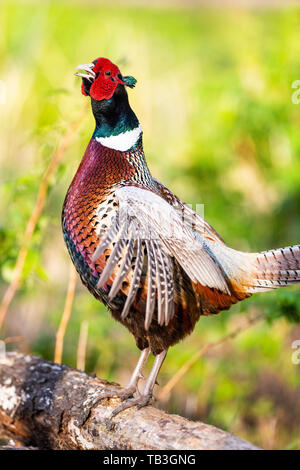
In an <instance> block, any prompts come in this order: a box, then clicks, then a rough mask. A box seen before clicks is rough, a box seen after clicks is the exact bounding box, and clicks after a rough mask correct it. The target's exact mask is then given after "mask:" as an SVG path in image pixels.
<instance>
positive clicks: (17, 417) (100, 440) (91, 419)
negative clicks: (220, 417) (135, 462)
mask: <svg viewBox="0 0 300 470" xmlns="http://www.w3.org/2000/svg"><path fill="white" fill-rule="evenodd" d="M109 385H110V384H109V382H107V381H105V380H101V379H98V378H96V377H95V376H94V375H87V374H86V373H84V372H81V371H79V370H76V369H72V368H71V367H68V366H66V365H59V364H55V363H53V362H49V361H45V360H44V359H42V358H40V357H35V356H30V355H24V354H20V353H7V354H5V355H3V356H2V357H0V432H1V433H2V434H5V435H6V436H9V437H11V438H12V439H17V440H18V441H19V442H21V443H22V445H24V446H25V447H28V446H33V447H37V448H39V449H82V450H84V449H108V450H110V449H134V450H140V449H152V450H154V449H157V450H158V449H163V450H167V449H171V450H182V449H185V450H196V449H231V450H232V449H239V450H242V449H248V450H249V449H253V450H254V449H257V447H255V446H253V445H252V444H249V443H247V442H245V441H244V440H242V439H240V438H238V437H235V436H233V435H231V434H229V433H227V432H225V431H223V430H221V429H218V428H216V427H214V426H211V425H208V424H204V423H201V422H199V421H198V422H193V421H189V420H187V419H185V418H182V417H181V416H177V415H170V414H168V413H165V412H164V411H162V410H158V409H156V408H154V407H153V406H147V407H145V408H142V409H140V410H137V409H136V408H131V409H128V410H126V411H124V412H122V413H120V414H119V415H117V416H116V417H115V418H114V419H113V423H114V425H113V426H109V425H108V424H109V423H110V421H109V417H110V414H111V412H112V410H113V409H114V408H115V407H116V406H117V405H118V404H119V403H120V402H119V399H114V398H113V399H105V400H103V401H102V402H100V403H99V404H97V405H96V406H93V402H94V400H95V398H96V397H98V396H99V395H100V394H101V392H103V390H105V388H106V387H107V386H109ZM114 385H116V384H114Z"/></svg>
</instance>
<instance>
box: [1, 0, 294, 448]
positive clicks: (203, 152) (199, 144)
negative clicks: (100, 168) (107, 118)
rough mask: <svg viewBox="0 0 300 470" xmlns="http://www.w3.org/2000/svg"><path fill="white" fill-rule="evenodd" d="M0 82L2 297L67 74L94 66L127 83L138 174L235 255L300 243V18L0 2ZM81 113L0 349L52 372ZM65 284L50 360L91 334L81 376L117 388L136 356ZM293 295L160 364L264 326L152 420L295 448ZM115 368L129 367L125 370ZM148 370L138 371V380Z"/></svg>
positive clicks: (203, 325)
mask: <svg viewBox="0 0 300 470" xmlns="http://www.w3.org/2000/svg"><path fill="white" fill-rule="evenodd" d="M0 8H1V15H0V30H1V35H0V77H1V82H0V83H1V87H2V88H1V89H2V90H3V89H4V90H5V98H6V99H5V102H4V103H2V104H0V111H1V126H0V164H1V175H0V178H1V187H0V294H2V293H3V292H4V290H5V288H6V286H7V283H8V282H9V281H10V279H11V276H12V270H13V267H14V264H15V261H16V257H17V254H18V250H19V248H20V246H21V243H22V237H23V235H24V229H25V226H26V223H27V220H28V218H29V216H30V214H31V211H32V207H33V205H34V201H35V198H36V194H37V190H38V186H39V183H40V181H41V176H42V174H43V172H44V171H45V168H46V166H47V164H48V162H49V160H50V159H51V156H52V155H53V152H54V150H55V149H56V148H57V145H58V143H59V141H60V139H61V137H62V136H63V135H64V133H65V132H66V130H67V129H68V126H70V123H71V121H72V120H74V119H76V117H77V115H78V114H79V112H80V109H81V107H82V105H83V102H84V100H85V98H84V97H83V96H82V95H81V93H80V81H79V80H78V79H77V78H75V77H74V76H73V68H74V67H75V66H76V65H77V64H80V63H86V62H90V61H91V60H93V59H94V58H96V57H98V56H99V55H101V56H106V57H109V58H110V59H111V60H113V61H115V62H116V63H118V64H119V65H120V68H121V70H122V71H123V73H124V74H133V75H134V76H135V77H136V78H137V79H138V84H137V87H136V88H135V90H133V91H129V94H130V100H131V103H132V107H133V108H134V110H135V111H136V113H137V115H138V117H139V119H140V121H141V124H142V126H143V129H144V145H145V151H146V154H147V157H148V163H149V166H150V168H151V170H152V173H153V174H154V175H155V177H157V178H159V179H160V180H162V181H163V182H164V183H165V184H166V185H167V186H169V187H170V189H172V190H173V191H174V192H175V193H176V194H177V195H178V196H180V197H181V198H182V199H183V200H185V201H186V202H187V203H192V204H193V207H194V208H195V207H196V204H205V218H206V219H207V220H208V221H209V222H210V223H211V224H212V225H213V226H214V227H215V229H216V230H217V231H218V232H219V233H220V234H221V236H222V237H223V238H224V239H225V240H226V242H227V243H228V244H229V245H230V246H232V247H234V248H237V249H243V250H249V251H258V250H263V249H267V248H275V247H278V246H285V245H289V244H297V243H299V234H300V217H299V213H300V133H299V124H300V105H298V106H297V105H295V104H293V103H292V101H291V96H292V92H293V91H294V90H293V89H292V83H293V81H294V80H296V79H299V78H300V28H299V26H300V9H298V8H292V9H291V8H284V9H276V10H257V11H255V10H229V9H227V10H221V9H220V10H211V9H203V8H201V9H200V8H199V9H197V8H196V7H194V8H192V7H191V8H188V7H186V8H183V7H182V8H180V7H171V6H170V5H169V6H168V7H167V6H166V7H155V8H154V7H153V8H151V7H146V6H140V7H137V6H132V7H130V6H124V5H122V6H120V5H118V4H116V5H115V6H108V5H106V4H99V3H93V2H91V3H89V2H82V4H81V3H80V2H79V1H78V2H75V3H74V4H72V3H71V2H68V3H64V2H62V1H61V2H58V1H57V2H43V3H41V4H38V3H36V2H33V3H30V2H5V1H4V2H2V3H1V7H0ZM93 125H94V124H93V118H92V116H91V113H89V115H88V116H87V117H86V119H85V121H84V123H83V125H82V126H81V128H80V131H79V132H78V133H77V135H76V137H75V139H74V140H73V142H72V144H71V146H70V147H69V148H68V149H67V151H66V153H65V155H64V159H63V162H62V164H61V165H60V167H59V168H58V170H57V171H56V173H55V177H53V179H52V181H51V185H50V189H49V194H48V199H47V205H46V208H45V210H44V212H43V215H42V217H41V218H40V220H39V223H38V226H37V228H36V231H35V233H34V237H33V239H32V241H31V245H30V250H29V256H28V258H27V260H26V265H25V268H24V272H23V279H22V285H21V287H20V289H19V291H18V293H17V295H16V297H15V299H14V300H13V303H12V305H11V307H10V310H9V314H8V317H7V320H6V323H5V329H4V332H2V333H4V336H12V335H14V336H15V335H22V336H23V337H24V338H25V343H24V344H20V345H18V344H10V345H9V346H8V349H18V348H20V349H23V350H24V349H25V350H27V351H30V352H32V353H34V354H40V355H42V356H44V357H45V358H47V359H53V354H54V345H55V333H56V331H57V328H58V324H59V321H60V318H61V314H62V310H63V306H64V301H65V295H66V289H67V283H68V273H69V259H68V255H67V252H66V248H65V246H64V243H63V238H62V234H61V228H60V212H61V206H62V203H63V198H64V195H65V193H66V190H67V187H68V185H69V183H70V181H71V178H72V176H73V174H74V172H75V171H76V168H77V166H78V164H79V161H80V158H81V156H82V154H83V152H84V149H85V147H86V145H87V142H88V140H89V138H90V135H91V133H92V130H93ZM79 284H80V283H79V282H78V286H77V292H76V297H75V301H74V306H73V313H72V318H71V322H70V324H69V326H68V329H67V334H66V338H65V346H64V356H63V360H64V362H65V363H67V364H70V365H72V366H75V365H76V349H77V341H78V336H79V329H80V325H81V323H82V321H83V320H87V321H88V322H89V340H88V350H87V371H88V372H91V371H94V372H96V373H97V374H98V375H99V376H101V377H103V378H107V379H112V380H118V381H120V382H121V383H123V384H125V382H126V380H127V379H128V377H129V374H130V372H131V369H132V368H133V367H134V365H135V361H136V360H137V356H138V351H137V349H136V346H135V344H134V341H133V339H132V337H131V336H130V335H129V333H128V332H127V331H126V330H125V329H124V328H123V327H122V326H121V325H119V324H117V323H116V322H115V321H114V320H113V319H112V318H111V317H110V315H108V314H107V312H106V310H105V308H104V307H103V305H102V304H100V303H99V302H97V301H96V300H95V299H94V298H92V296H91V295H90V294H89V293H88V292H87V291H86V290H85V289H84V288H83V287H82V286H81V285H79ZM299 292H300V291H299V287H298V286H297V287H294V288H286V289H283V290H281V291H277V292H272V293H268V294H262V295H256V296H254V297H252V298H251V299H249V300H247V301H245V302H244V303H241V304H240V305H236V306H234V307H233V308H232V309H231V310H230V312H224V313H222V314H221V315H218V316H216V317H214V318H212V317H210V318H202V319H201V320H200V322H199V323H198V324H197V326H196V329H195V332H194V333H193V335H191V336H190V337H189V338H187V339H186V340H185V341H184V342H183V343H180V344H179V345H177V346H176V347H174V348H172V349H171V350H170V352H169V354H168V358H167V360H166V362H165V364H164V366H163V369H162V371H161V375H160V384H161V385H163V384H165V383H166V382H167V380H168V379H170V378H171V377H172V376H173V375H174V374H175V373H176V372H177V370H178V369H179V368H180V367H181V365H183V364H184V363H185V362H186V361H187V360H188V359H189V358H190V357H191V356H192V355H193V354H194V353H195V352H196V351H197V350H198V349H199V348H200V347H202V346H203V345H205V344H207V342H211V341H216V340H218V339H220V338H221V337H223V336H225V335H226V334H228V333H229V332H230V331H232V330H233V329H234V328H235V327H236V326H237V325H239V322H240V321H241V320H242V319H243V318H244V316H249V315H253V314H255V313H257V312H262V311H263V312H264V313H265V317H264V318H265V321H262V322H260V323H259V324H257V325H256V326H254V327H252V328H251V329H249V330H247V331H245V332H244V333H242V334H241V335H240V336H238V338H236V339H234V340H233V341H231V342H229V343H228V342H227V343H226V344H224V345H223V346H222V347H219V348H216V349H214V350H212V351H210V352H209V353H208V354H207V355H205V356H204V357H202V358H201V359H200V360H199V361H198V362H197V363H196V364H195V365H194V366H193V367H192V368H191V369H190V370H189V372H188V373H187V374H186V375H185V376H184V377H183V379H182V380H181V381H180V383H178V384H177V385H176V387H175V388H174V390H173V391H172V393H171V395H170V397H169V400H168V401H166V402H163V403H161V404H160V405H159V406H163V407H164V408H167V409H169V410H170V411H172V412H176V413H179V414H181V415H185V416H188V417H189V418H191V419H202V420H205V421H206V422H209V423H213V424H215V425H216V426H220V427H221V428H223V429H227V430H229V431H230V432H232V433H235V434H237V435H239V436H241V437H244V438H246V439H248V440H250V441H252V442H253V443H256V444H258V445H260V446H263V447H265V448H300V441H299V423H300V411H299V410H300V406H299V405H300V388H299V386H300V369H299V367H300V366H299V365H298V366H296V365H294V364H293V363H292V361H291V355H292V349H291V343H292V341H293V340H295V339H299V338H300V326H299V325H297V322H299V318H300V295H299ZM124 357H126V361H125V363H124ZM149 367H150V365H149Z"/></svg>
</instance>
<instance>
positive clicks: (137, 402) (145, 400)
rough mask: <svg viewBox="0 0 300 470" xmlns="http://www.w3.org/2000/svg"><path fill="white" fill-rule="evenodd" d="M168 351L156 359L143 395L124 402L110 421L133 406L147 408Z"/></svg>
mask: <svg viewBox="0 0 300 470" xmlns="http://www.w3.org/2000/svg"><path fill="white" fill-rule="evenodd" d="M167 351H168V350H167V349H166V350H164V351H162V352H161V353H160V354H158V355H157V356H156V358H155V361H154V364H153V367H152V369H151V372H150V374H149V377H148V379H147V381H146V383H145V386H144V388H143V391H142V393H141V394H140V395H139V396H138V397H133V398H129V399H127V400H126V401H124V402H123V403H122V404H121V405H119V406H118V407H117V408H116V409H115V410H114V411H113V412H112V414H111V416H110V419H112V418H114V416H116V415H117V414H119V413H120V412H121V411H124V410H126V409H127V408H131V407H132V406H136V407H137V408H138V409H139V408H142V407H143V406H146V405H148V404H149V403H150V401H151V399H152V392H153V388H154V385H155V383H156V377H157V375H158V373H159V370H160V368H161V366H162V363H163V362H164V359H165V357H166V355H167Z"/></svg>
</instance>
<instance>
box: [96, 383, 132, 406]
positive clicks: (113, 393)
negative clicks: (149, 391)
mask: <svg viewBox="0 0 300 470" xmlns="http://www.w3.org/2000/svg"><path fill="white" fill-rule="evenodd" d="M135 391H136V389H135V388H133V387H128V388H117V387H107V388H106V389H105V390H104V391H103V392H102V393H101V394H100V395H99V396H98V397H97V398H96V400H95V401H94V403H93V407H95V406H96V405H97V404H98V403H100V402H101V401H102V400H104V399H106V398H120V400H121V401H123V400H127V399H128V398H130V397H133V394H134V393H135Z"/></svg>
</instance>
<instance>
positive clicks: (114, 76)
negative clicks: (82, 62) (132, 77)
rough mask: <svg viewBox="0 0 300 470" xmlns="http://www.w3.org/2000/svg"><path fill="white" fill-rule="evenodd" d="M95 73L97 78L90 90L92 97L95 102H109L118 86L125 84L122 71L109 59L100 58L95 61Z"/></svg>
mask: <svg viewBox="0 0 300 470" xmlns="http://www.w3.org/2000/svg"><path fill="white" fill-rule="evenodd" d="M93 71H94V72H95V73H96V78H95V80H94V82H93V84H92V86H91V88H90V95H91V97H92V98H94V99H95V100H98V101H101V100H103V99H105V100H109V99H110V98H111V97H112V96H113V94H114V92H115V90H116V88H117V86H118V84H119V83H120V84H122V85H123V84H124V83H123V80H122V75H121V72H120V69H119V68H118V67H117V66H116V65H115V64H113V63H112V62H111V61H110V60H108V59H105V58H103V57H99V58H98V59H97V60H96V61H95V66H94V68H93Z"/></svg>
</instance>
